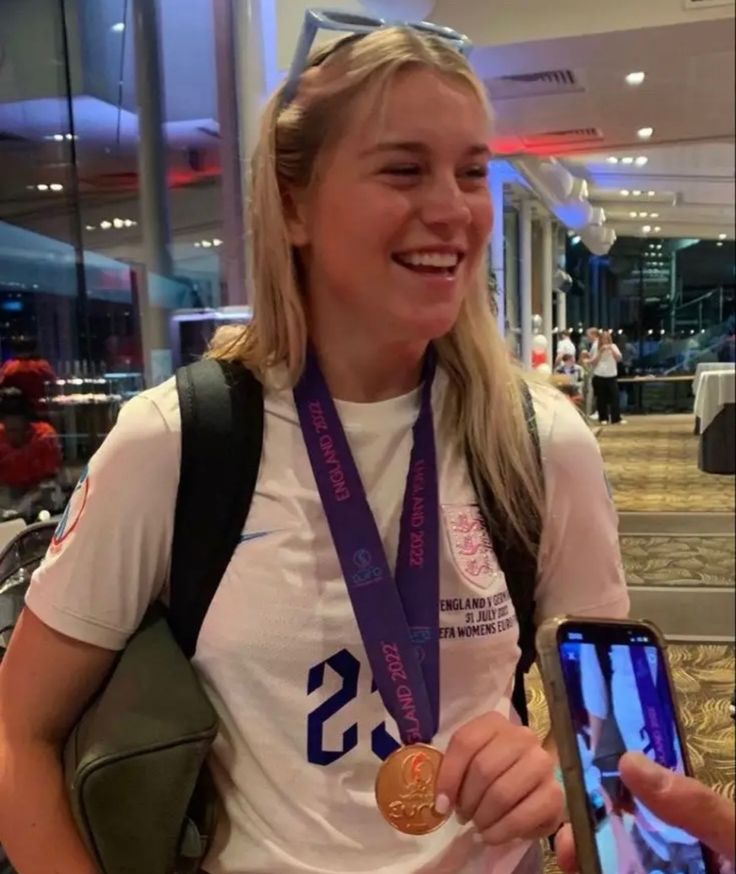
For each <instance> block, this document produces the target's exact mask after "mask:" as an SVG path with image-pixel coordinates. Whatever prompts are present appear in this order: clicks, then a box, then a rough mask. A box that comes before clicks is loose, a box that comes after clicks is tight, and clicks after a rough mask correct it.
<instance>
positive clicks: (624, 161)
mask: <svg viewBox="0 0 736 874" xmlns="http://www.w3.org/2000/svg"><path fill="white" fill-rule="evenodd" d="M621 163H622V164H633V163H634V159H633V158H621Z"/></svg>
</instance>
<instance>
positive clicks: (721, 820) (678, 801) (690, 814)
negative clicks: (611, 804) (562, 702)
mask: <svg viewBox="0 0 736 874" xmlns="http://www.w3.org/2000/svg"><path fill="white" fill-rule="evenodd" d="M619 766H620V775H621V779H622V780H623V782H624V783H625V784H626V786H627V787H628V788H629V789H630V790H631V792H632V793H633V795H634V796H635V797H636V798H637V799H638V800H639V801H641V803H642V804H644V805H645V806H646V807H648V808H649V809H650V810H651V811H652V813H654V814H655V816H658V817H659V818H660V819H662V820H664V821H665V822H667V823H669V824H670V825H673V826H676V827H677V828H681V829H683V830H685V831H686V832H689V833H690V834H691V835H693V836H694V837H696V838H698V840H700V841H702V842H703V843H704V844H705V845H706V846H707V847H710V849H711V850H713V851H714V852H716V853H718V854H719V855H720V856H721V857H722V858H723V859H725V860H726V861H727V862H728V863H729V864H730V865H731V866H733V865H734V864H736V805H734V802H733V801H731V800H730V799H729V798H726V797H725V796H723V795H720V794H719V793H717V792H714V791H713V790H712V789H709V788H708V787H707V786H704V785H703V784H702V783H699V782H698V781H697V780H694V779H693V778H692V777H685V776H683V775H682V774H675V773H674V772H672V771H670V770H669V769H667V768H663V767H662V766H661V765H658V764H657V763H656V762H653V761H652V760H651V759H650V758H648V757H647V756H645V755H644V754H643V753H626V755H624V756H622V758H621V760H620V765H619ZM555 852H556V854H557V862H558V864H559V866H560V868H561V869H562V870H563V871H564V872H565V874H576V872H577V871H578V864H577V856H576V853H575V842H574V839H573V834H572V829H571V827H570V826H569V825H566V826H563V828H562V829H560V831H559V832H558V834H557V837H556V839H555Z"/></svg>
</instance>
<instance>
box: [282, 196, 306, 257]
mask: <svg viewBox="0 0 736 874" xmlns="http://www.w3.org/2000/svg"><path fill="white" fill-rule="evenodd" d="M283 198H284V218H285V219H286V229H287V231H288V234H289V242H290V243H291V245H292V246H296V247H297V248H301V247H303V246H306V245H308V244H309V230H308V228H309V222H308V220H307V212H308V211H307V196H306V192H304V191H301V190H298V189H295V188H292V189H289V190H288V191H285V192H284V195H283Z"/></svg>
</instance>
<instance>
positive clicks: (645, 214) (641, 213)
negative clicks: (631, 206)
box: [639, 212, 649, 218]
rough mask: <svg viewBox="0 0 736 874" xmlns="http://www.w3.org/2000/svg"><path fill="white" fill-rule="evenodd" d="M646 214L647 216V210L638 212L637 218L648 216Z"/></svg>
mask: <svg viewBox="0 0 736 874" xmlns="http://www.w3.org/2000/svg"><path fill="white" fill-rule="evenodd" d="M648 216H649V213H648V212H640V213H639V218H648Z"/></svg>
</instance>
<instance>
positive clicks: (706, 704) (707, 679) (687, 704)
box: [527, 644, 736, 874]
mask: <svg viewBox="0 0 736 874" xmlns="http://www.w3.org/2000/svg"><path fill="white" fill-rule="evenodd" d="M669 660H670V665H671V667H672V673H673V677H674V680H675V685H676V686H677V690H678V694H679V702H680V711H681V714H682V721H683V725H684V728H685V732H686V733H687V738H688V747H689V749H690V757H691V761H692V765H693V769H694V771H695V773H696V775H697V776H698V777H699V778H700V779H701V780H703V781H705V782H706V783H708V784H709V785H710V786H713V787H714V788H716V789H718V790H719V791H721V792H725V793H727V794H728V795H729V796H730V797H731V798H733V797H734V795H735V792H734V756H735V755H736V748H735V745H734V734H735V732H734V723H733V721H732V720H731V717H730V715H729V712H728V704H729V698H730V696H731V694H732V692H733V688H734V672H735V671H736V661H735V659H734V647H733V646H726V645H718V646H710V645H708V646H705V645H695V644H687V645H681V644H673V645H671V646H670V647H669ZM527 695H528V697H529V708H530V714H531V719H532V725H533V726H534V729H535V730H536V731H537V733H538V734H539V736H540V737H544V736H545V735H546V734H547V732H548V731H549V716H548V713H547V706H546V703H545V701H544V695H543V692H542V683H541V679H540V677H539V675H538V673H537V672H536V669H535V670H533V671H532V674H531V675H530V677H529V679H528V682H527ZM557 870H558V869H557V867H556V866H555V865H554V863H553V861H552V860H551V859H548V860H547V866H546V871H547V874H553V872H557Z"/></svg>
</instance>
